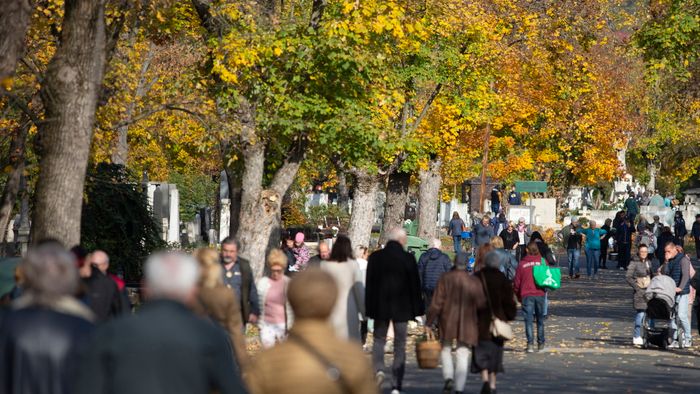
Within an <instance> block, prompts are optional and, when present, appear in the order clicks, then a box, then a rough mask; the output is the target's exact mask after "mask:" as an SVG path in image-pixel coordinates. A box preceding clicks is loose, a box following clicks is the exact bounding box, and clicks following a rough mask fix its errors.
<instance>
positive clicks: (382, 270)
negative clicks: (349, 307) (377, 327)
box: [365, 241, 425, 322]
mask: <svg viewBox="0 0 700 394" xmlns="http://www.w3.org/2000/svg"><path fill="white" fill-rule="evenodd" d="M365 307H366V311H367V316H369V317H370V318H372V319H375V320H393V321H397V322H405V321H409V320H412V319H414V318H415V317H416V316H421V315H423V313H424V309H425V306H424V302H423V299H422V294H421V284H420V276H419V274H418V266H417V264H416V259H415V258H414V257H413V255H411V254H410V253H408V252H406V251H405V250H404V249H403V247H402V246H401V244H400V243H398V242H396V241H389V242H388V243H387V244H386V247H384V249H382V250H378V251H376V252H374V253H372V254H371V255H370V256H369V260H368V261H367V286H366V295H365Z"/></svg>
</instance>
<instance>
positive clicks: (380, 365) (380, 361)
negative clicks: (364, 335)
mask: <svg viewBox="0 0 700 394" xmlns="http://www.w3.org/2000/svg"><path fill="white" fill-rule="evenodd" d="M393 323H394V362H393V364H392V366H391V386H392V388H395V389H398V390H399V391H401V384H402V383H403V375H404V373H405V372H406V337H407V335H408V322H405V321H404V322H396V321H395V322H393ZM388 330H389V320H374V344H373V345H372V364H374V370H375V371H383V370H384V345H386V333H387V331H388Z"/></svg>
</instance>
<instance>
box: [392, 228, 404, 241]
mask: <svg viewBox="0 0 700 394" xmlns="http://www.w3.org/2000/svg"><path fill="white" fill-rule="evenodd" d="M406 237H408V235H407V234H406V230H404V229H402V228H401V227H395V228H392V229H391V230H389V241H396V242H399V243H405V242H406Z"/></svg>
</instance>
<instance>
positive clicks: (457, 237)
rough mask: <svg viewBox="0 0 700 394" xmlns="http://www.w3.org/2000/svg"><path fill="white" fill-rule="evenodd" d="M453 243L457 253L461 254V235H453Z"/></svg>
mask: <svg viewBox="0 0 700 394" xmlns="http://www.w3.org/2000/svg"><path fill="white" fill-rule="evenodd" d="M452 242H453V243H454V248H455V253H459V252H461V251H462V236H461V235H453V236H452Z"/></svg>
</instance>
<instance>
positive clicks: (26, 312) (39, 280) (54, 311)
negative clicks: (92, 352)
mask: <svg viewBox="0 0 700 394" xmlns="http://www.w3.org/2000/svg"><path fill="white" fill-rule="evenodd" d="M21 267H22V272H23V274H24V278H25V291H24V294H23V295H22V296H21V297H20V298H18V299H16V300H15V301H14V302H13V304H12V310H11V311H10V312H9V313H8V314H7V315H6V316H5V318H4V320H3V321H2V324H1V325H0V355H2V360H3V361H2V362H0V392H2V393H29V392H31V393H47V394H48V393H53V394H68V393H71V392H72V391H71V389H70V384H69V383H70V382H71V381H72V380H73V372H74V371H75V370H76V366H77V362H78V359H77V357H76V356H77V354H78V353H79V352H80V351H81V350H83V349H84V348H85V346H86V345H87V342H88V338H89V337H90V334H91V333H92V331H93V327H94V326H93V324H92V323H91V321H92V320H94V315H93V314H92V312H91V311H90V310H89V309H88V308H87V307H85V306H84V305H83V303H81V302H79V301H78V300H76V299H75V298H73V294H75V292H76V291H77V290H78V285H79V283H80V278H79V277H78V270H77V269H76V264H75V258H74V256H73V255H72V254H70V253H68V252H67V251H66V250H65V249H64V248H63V246H61V245H60V244H59V243H58V242H55V241H53V242H49V243H45V244H43V245H40V246H37V247H35V248H32V249H30V250H29V252H28V253H27V256H26V257H25V259H24V260H23V261H22V263H21Z"/></svg>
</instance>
